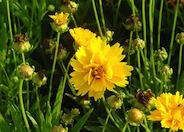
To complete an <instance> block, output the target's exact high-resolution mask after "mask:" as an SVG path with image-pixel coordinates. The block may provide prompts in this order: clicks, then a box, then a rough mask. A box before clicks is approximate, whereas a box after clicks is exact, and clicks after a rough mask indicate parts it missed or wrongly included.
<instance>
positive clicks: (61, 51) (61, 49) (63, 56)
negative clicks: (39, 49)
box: [57, 44, 68, 60]
mask: <svg viewBox="0 0 184 132" xmlns="http://www.w3.org/2000/svg"><path fill="white" fill-rule="evenodd" d="M67 56H68V53H67V51H66V48H64V47H63V46H62V45H61V44H60V45H59V47H58V55H57V60H64V59H66V58H67Z"/></svg>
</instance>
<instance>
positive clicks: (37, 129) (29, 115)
mask: <svg viewBox="0 0 184 132" xmlns="http://www.w3.org/2000/svg"><path fill="white" fill-rule="evenodd" d="M26 114H27V116H28V118H29V119H30V120H31V122H32V124H33V126H34V127H35V130H36V132H40V129H39V126H38V123H37V122H36V120H35V119H34V118H33V117H32V115H31V114H30V113H29V112H28V111H26Z"/></svg>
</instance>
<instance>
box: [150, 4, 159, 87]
mask: <svg viewBox="0 0 184 132" xmlns="http://www.w3.org/2000/svg"><path fill="white" fill-rule="evenodd" d="M153 1H154V0H150V3H149V26H150V61H151V68H152V72H153V73H152V74H153V80H154V82H155V83H154V84H155V87H156V86H157V80H156V71H155V60H154V47H153V26H154V24H153V21H154V19H153V18H154V6H155V5H154V2H153Z"/></svg>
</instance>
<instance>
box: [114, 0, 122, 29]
mask: <svg viewBox="0 0 184 132" xmlns="http://www.w3.org/2000/svg"><path fill="white" fill-rule="evenodd" d="M121 1H122V0H118V5H117V8H116V15H115V19H114V27H115V26H116V23H117V20H118V16H119V8H120V5H121Z"/></svg>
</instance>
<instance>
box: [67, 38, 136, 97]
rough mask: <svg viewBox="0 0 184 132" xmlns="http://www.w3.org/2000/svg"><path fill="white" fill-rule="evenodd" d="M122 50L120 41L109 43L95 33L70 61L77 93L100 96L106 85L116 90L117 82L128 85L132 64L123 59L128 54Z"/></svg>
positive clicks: (118, 84) (123, 85)
mask: <svg viewBox="0 0 184 132" xmlns="http://www.w3.org/2000/svg"><path fill="white" fill-rule="evenodd" d="M122 51H123V48H122V47H120V44H119V43H116V44H114V45H113V46H110V45H108V44H107V43H106V42H105V41H102V39H101V38H100V37H93V38H92V39H91V41H89V42H88V44H87V46H86V47H85V46H81V47H79V49H78V50H77V52H76V54H75V57H76V58H73V59H72V61H71V66H72V67H73V69H74V71H73V72H72V73H71V74H70V75H71V77H72V78H71V83H72V84H73V85H74V87H75V89H76V90H78V93H77V94H78V95H81V96H84V95H86V94H87V93H88V96H89V97H94V99H95V100H97V99H100V98H102V96H103V95H104V92H105V91H106V89H107V90H109V91H114V88H115V85H117V86H120V87H125V86H126V85H127V84H128V81H127V77H128V76H130V75H131V71H132V70H133V67H132V66H128V65H127V63H126V62H121V61H122V60H123V59H124V58H125V55H122Z"/></svg>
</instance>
